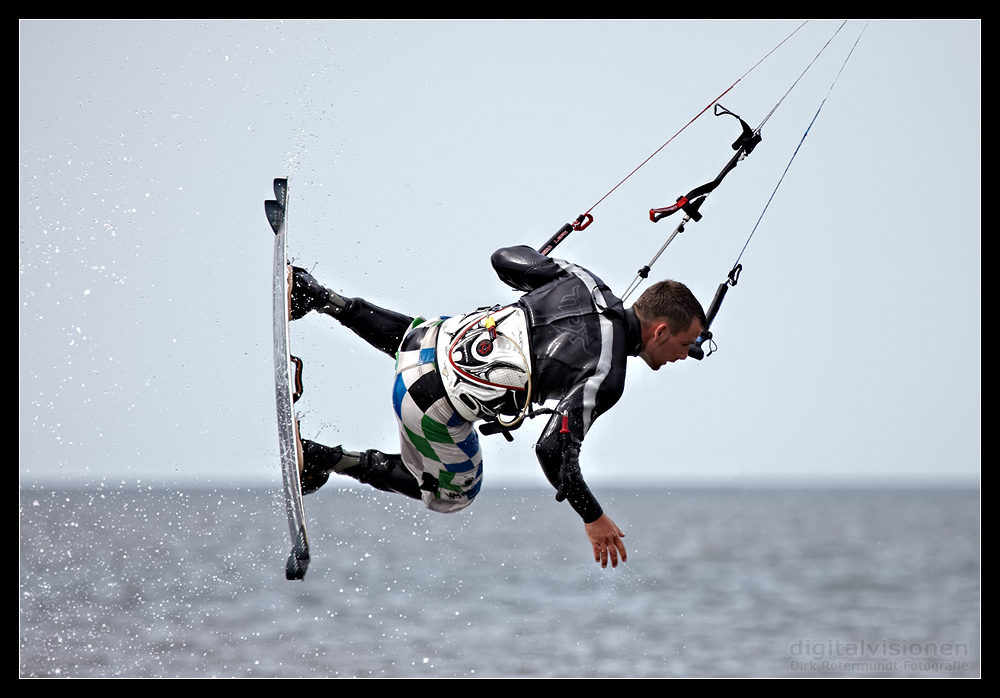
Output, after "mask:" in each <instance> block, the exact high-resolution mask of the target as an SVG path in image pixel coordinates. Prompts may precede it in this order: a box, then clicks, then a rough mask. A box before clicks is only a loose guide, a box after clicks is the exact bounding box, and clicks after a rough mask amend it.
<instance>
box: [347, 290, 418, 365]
mask: <svg viewBox="0 0 1000 698" xmlns="http://www.w3.org/2000/svg"><path fill="white" fill-rule="evenodd" d="M345 300H346V301H347V305H346V307H345V308H344V309H343V311H342V312H340V313H339V314H337V315H335V316H334V317H336V318H337V319H338V320H340V323H341V324H342V325H343V326H344V327H346V328H348V329H349V330H350V331H351V332H353V333H354V334H356V335H358V336H359V337H361V339H363V340H365V341H366V342H368V343H369V344H371V345H372V346H373V347H375V348H376V349H378V350H379V351H381V352H383V353H386V354H388V355H389V356H391V357H393V358H395V356H396V350H397V349H399V344H400V342H402V341H403V337H404V336H405V335H406V331H407V330H409V329H410V325H411V324H413V318H411V317H409V316H407V315H403V314H402V313H397V312H393V311H392V310H386V309H385V308H380V307H378V306H377V305H375V304H374V303H369V302H368V301H366V300H365V299H364V298H346V299H345Z"/></svg>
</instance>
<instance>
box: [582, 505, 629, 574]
mask: <svg viewBox="0 0 1000 698" xmlns="http://www.w3.org/2000/svg"><path fill="white" fill-rule="evenodd" d="M584 528H586V529H587V537H588V538H590V544H591V545H592V546H593V548H594V561H595V562H600V563H601V567H607V566H608V558H611V566H612V567H617V566H618V556H619V555H621V558H622V562H625V561H626V560H627V559H628V555H627V554H626V552H625V544H624V543H622V537H623V536H624V535H625V534H624V533H622V530H621V529H620V528H618V526H616V525H615V522H614V521H612V520H611V519H609V518H608V515H607V514H601V518H599V519H598V520H597V521H594V522H592V523H589V524H584Z"/></svg>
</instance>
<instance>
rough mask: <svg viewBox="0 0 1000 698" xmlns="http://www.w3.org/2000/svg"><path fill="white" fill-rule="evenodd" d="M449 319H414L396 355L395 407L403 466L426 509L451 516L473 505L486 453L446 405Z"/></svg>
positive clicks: (476, 438) (448, 405) (467, 427)
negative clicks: (441, 334) (444, 343)
mask: <svg viewBox="0 0 1000 698" xmlns="http://www.w3.org/2000/svg"><path fill="white" fill-rule="evenodd" d="M444 319H445V318H434V319H433V320H424V319H423V318H419V317H418V318H415V319H414V321H413V325H412V326H411V329H410V330H409V332H407V334H406V336H405V337H404V338H403V342H402V344H400V346H399V351H398V352H397V354H396V381H395V384H394V385H393V390H392V406H393V409H394V410H395V412H396V419H397V420H398V421H399V445H400V450H401V455H402V458H403V463H404V464H405V465H406V467H407V469H408V470H409V471H410V472H411V473H412V474H413V476H414V477H415V478H417V482H419V483H420V489H421V490H422V492H421V496H422V497H423V500H424V504H425V505H426V506H427V508H428V509H431V510H432V511H439V512H444V513H449V512H453V511H459V510H460V509H464V508H465V507H467V506H469V505H470V504H471V503H472V500H473V499H475V497H476V495H477V494H479V488H480V486H481V485H482V481H483V451H482V448H481V447H480V445H479V435H478V434H477V433H476V430H475V429H473V427H472V423H471V422H467V421H465V420H464V419H462V418H461V417H460V416H459V415H458V414H456V413H455V410H454V409H452V406H451V404H450V403H449V402H448V398H447V395H446V393H445V390H444V384H443V383H442V382H441V376H440V375H439V374H438V367H437V360H436V353H437V349H436V345H437V335H438V328H439V327H440V325H441V322H442V321H443V320H444Z"/></svg>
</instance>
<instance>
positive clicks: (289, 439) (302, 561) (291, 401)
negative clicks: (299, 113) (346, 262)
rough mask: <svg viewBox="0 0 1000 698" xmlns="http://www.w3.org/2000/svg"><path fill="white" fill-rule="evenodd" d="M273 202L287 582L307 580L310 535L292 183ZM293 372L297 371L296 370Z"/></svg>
mask: <svg viewBox="0 0 1000 698" xmlns="http://www.w3.org/2000/svg"><path fill="white" fill-rule="evenodd" d="M274 196H275V199H274V200H268V201H265V202H264V212H265V213H266V214H267V220H268V222H269V223H270V224H271V228H272V229H273V230H274V280H273V289H274V299H273V308H274V394H275V398H276V403H277V408H278V443H279V445H280V454H281V480H282V483H283V485H284V492H285V513H286V514H287V516H288V532H289V534H290V535H291V539H292V552H291V553H290V554H289V556H288V562H286V563H285V578H286V579H302V578H304V577H305V576H306V569H308V567H309V535H308V534H307V533H306V515H305V509H304V508H303V506H302V483H301V479H302V478H301V475H302V468H303V458H302V441H301V440H300V438H299V423H298V420H297V419H296V418H295V401H296V400H297V399H298V397H299V395H301V394H302V379H301V378H302V362H301V361H299V360H298V359H297V358H296V357H294V356H292V354H291V349H290V344H289V337H288V322H289V318H290V312H289V311H290V306H291V291H292V267H291V266H290V265H289V264H288V180H287V179H276V180H274ZM293 367H294V369H293Z"/></svg>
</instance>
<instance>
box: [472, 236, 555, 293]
mask: <svg viewBox="0 0 1000 698" xmlns="http://www.w3.org/2000/svg"><path fill="white" fill-rule="evenodd" d="M490 262H491V263H492V264H493V269H494V270H495V271H496V273H497V276H499V277H500V280H501V281H503V282H504V283H505V284H507V285H508V286H511V287H513V288H516V289H517V290H519V291H534V290H535V289H536V288H541V287H542V286H544V285H545V284H547V283H549V282H550V281H552V280H553V279H558V278H559V277H560V276H565V275H566V272H565V271H564V270H563V268H562V267H560V266H559V265H558V264H556V263H555V262H553V261H552V260H551V259H549V258H548V257H546V256H545V255H542V254H539V253H538V252H536V251H535V250H533V249H531V248H530V247H528V246H527V245H519V246H517V247H504V248H503V249H499V250H497V251H496V252H494V253H493V256H492V257H491V258H490Z"/></svg>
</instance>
